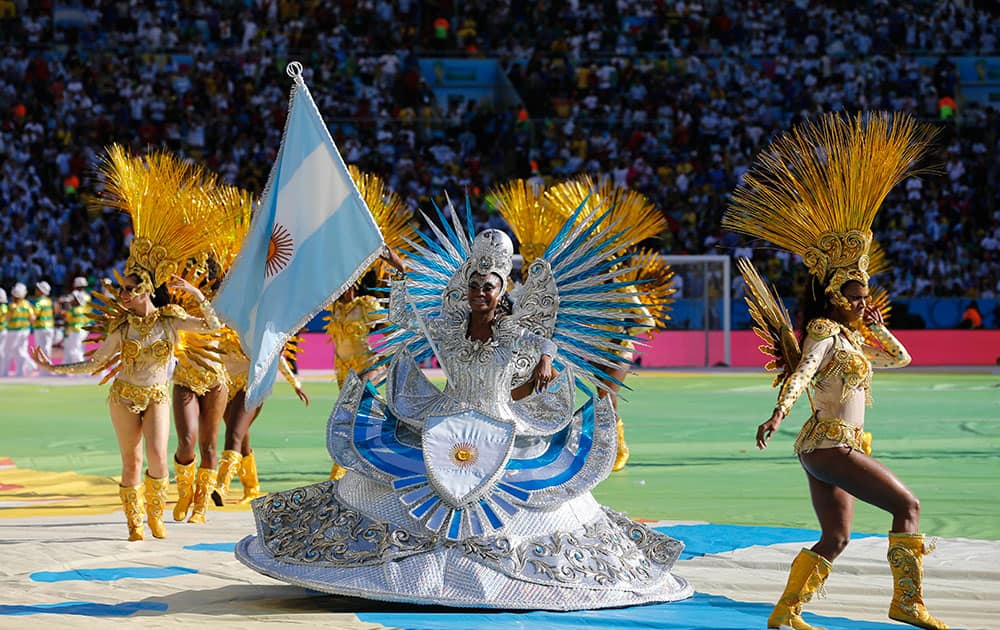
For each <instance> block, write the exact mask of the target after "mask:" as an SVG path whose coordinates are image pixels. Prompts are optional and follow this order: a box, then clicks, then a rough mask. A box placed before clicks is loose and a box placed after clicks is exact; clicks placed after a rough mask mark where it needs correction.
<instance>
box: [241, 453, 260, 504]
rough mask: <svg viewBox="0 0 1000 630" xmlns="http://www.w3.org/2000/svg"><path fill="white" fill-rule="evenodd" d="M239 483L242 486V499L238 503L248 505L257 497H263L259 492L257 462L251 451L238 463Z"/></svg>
mask: <svg viewBox="0 0 1000 630" xmlns="http://www.w3.org/2000/svg"><path fill="white" fill-rule="evenodd" d="M240 483H241V484H243V498H242V499H240V503H250V502H251V501H253V500H254V499H256V498H257V497H262V496H264V494H265V493H263V492H261V491H260V479H258V478H257V460H256V459H255V458H254V456H253V451H250V454H249V455H247V456H246V457H244V458H243V461H242V462H240Z"/></svg>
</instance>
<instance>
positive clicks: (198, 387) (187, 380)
mask: <svg viewBox="0 0 1000 630" xmlns="http://www.w3.org/2000/svg"><path fill="white" fill-rule="evenodd" d="M173 380H174V383H176V384H177V385H180V386H181V387H186V388H188V389H190V390H191V391H193V392H194V393H195V394H197V395H199V396H204V395H205V394H207V393H208V392H209V391H210V390H212V389H214V388H215V387H218V386H219V385H225V384H227V383H228V381H229V378H228V377H227V376H226V370H225V368H224V367H222V366H221V365H219V366H215V368H214V369H211V370H204V369H200V368H198V367H195V366H193V365H186V364H184V363H178V364H177V367H175V368H174V378H173Z"/></svg>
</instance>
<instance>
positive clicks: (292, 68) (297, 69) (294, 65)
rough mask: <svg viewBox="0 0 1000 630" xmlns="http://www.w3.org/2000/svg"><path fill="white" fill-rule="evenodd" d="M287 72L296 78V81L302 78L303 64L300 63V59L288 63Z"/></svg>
mask: <svg viewBox="0 0 1000 630" xmlns="http://www.w3.org/2000/svg"><path fill="white" fill-rule="evenodd" d="M285 72H286V73H287V74H288V76H290V77H291V78H293V79H295V80H296V81H298V80H301V79H302V64H301V63H299V62H298V61H293V62H291V63H290V64H288V66H287V67H286V68H285Z"/></svg>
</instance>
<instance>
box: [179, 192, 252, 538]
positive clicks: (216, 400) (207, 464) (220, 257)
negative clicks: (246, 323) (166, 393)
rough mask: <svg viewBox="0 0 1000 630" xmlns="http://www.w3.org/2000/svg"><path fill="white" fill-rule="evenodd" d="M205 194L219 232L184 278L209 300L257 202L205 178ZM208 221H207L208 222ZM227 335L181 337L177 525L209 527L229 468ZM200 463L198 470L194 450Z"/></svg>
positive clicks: (185, 302)
mask: <svg viewBox="0 0 1000 630" xmlns="http://www.w3.org/2000/svg"><path fill="white" fill-rule="evenodd" d="M203 189H204V190H205V193H206V196H207V199H208V202H207V203H206V205H205V208H206V210H207V212H208V213H209V215H210V220H211V221H212V222H213V223H214V224H215V225H216V226H217V229H216V230H215V231H214V232H213V233H212V234H211V235H210V237H209V239H208V240H206V241H205V243H204V249H203V251H202V252H200V253H199V255H198V256H197V258H193V259H191V260H189V261H188V265H187V268H186V269H185V272H184V277H185V278H186V279H187V280H189V281H190V282H191V283H192V284H194V285H195V286H197V287H198V288H199V289H201V291H202V292H203V293H204V294H205V295H206V296H208V297H211V296H212V295H213V294H214V293H215V289H216V288H217V287H218V285H219V281H220V280H221V278H222V275H223V273H224V272H225V270H226V269H228V266H229V264H231V260H232V255H231V253H230V250H231V249H232V247H233V246H234V245H233V243H234V242H235V246H236V247H238V246H239V240H240V238H239V237H240V236H241V235H242V232H241V230H243V231H245V229H246V228H245V227H244V225H245V224H246V223H249V218H250V211H251V208H252V205H253V198H252V197H251V196H250V194H249V193H247V192H245V191H242V190H239V189H237V188H234V187H232V186H228V185H225V184H222V183H219V182H217V181H216V179H215V177H214V176H210V175H206V176H205V178H204V183H203ZM206 220H208V219H206ZM172 297H174V300H175V302H176V303H179V304H180V305H181V306H183V307H184V309H185V310H186V311H187V312H188V313H189V314H191V315H194V316H198V315H200V314H201V313H200V307H199V305H198V304H196V303H193V301H192V300H190V299H186V298H185V296H184V295H176V296H172ZM224 333H225V331H224V330H220V331H213V332H212V333H208V334H205V333H195V332H182V333H181V338H180V343H179V344H178V345H177V348H176V350H175V354H176V356H177V365H176V367H175V368H174V374H173V382H174V388H173V403H174V404H173V407H174V425H175V426H176V428H177V450H176V451H175V452H174V474H175V478H176V482H177V503H176V504H175V505H174V510H173V516H174V520H175V521H183V520H184V519H185V518H187V514H188V511H189V510H190V511H191V517H190V519H189V520H188V522H189V523H204V522H205V515H206V512H207V509H208V500H209V497H210V496H211V495H212V492H213V491H214V490H215V486H216V478H217V474H218V473H217V469H218V468H225V467H226V466H227V465H229V464H230V462H229V459H230V458H227V457H223V459H222V465H221V466H220V461H219V457H218V456H217V455H216V447H217V445H218V438H219V426H220V425H221V423H222V418H223V414H224V413H225V410H226V403H227V402H228V401H229V397H228V394H229V386H228V379H229V377H228V373H227V371H226V368H225V362H224V359H223V357H224V356H225V355H224V354H223V352H222V348H221V344H222V343H223V341H224V336H225V334H224ZM196 446H197V447H198V450H199V451H200V453H199V455H200V462H199V463H198V465H197V470H196V468H195V447H196Z"/></svg>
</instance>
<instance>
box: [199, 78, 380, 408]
mask: <svg viewBox="0 0 1000 630" xmlns="http://www.w3.org/2000/svg"><path fill="white" fill-rule="evenodd" d="M288 75H289V76H291V77H292V78H293V79H295V84H294V85H293V86H292V92H291V97H290V99H291V103H290V106H289V108H288V119H287V121H286V122H285V134H284V137H283V139H282V142H281V148H280V149H279V151H278V158H277V160H276V161H275V163H274V167H273V168H272V169H271V175H270V177H269V179H268V182H267V187H266V188H265V189H264V194H263V196H262V197H261V199H260V204H259V207H258V208H257V210H256V212H255V213H254V216H253V220H252V222H251V224H250V231H249V232H248V234H247V236H246V239H245V240H244V242H243V246H242V248H241V249H240V253H239V256H237V258H236V262H235V263H234V264H233V267H232V269H231V270H230V271H229V274H228V275H227V276H226V278H225V280H224V281H223V284H222V286H221V287H220V289H219V291H218V293H217V294H216V297H215V300H214V301H213V306H214V307H215V310H216V311H217V312H218V313H219V316H220V317H221V318H222V320H223V321H225V322H226V323H227V324H228V325H229V326H230V327H232V328H233V330H235V331H236V332H237V333H238V334H239V336H240V341H241V343H242V345H243V351H244V352H246V354H247V356H248V357H249V358H250V374H249V377H248V382H247V395H246V406H247V407H248V408H253V407H254V406H256V405H258V404H259V403H260V402H262V401H263V400H264V398H265V397H266V396H267V394H269V393H270V391H271V387H272V386H273V385H274V379H275V376H276V375H277V371H278V361H277V359H278V356H279V355H280V354H281V351H282V349H283V348H284V345H285V342H286V341H288V338H289V337H290V336H292V335H294V334H295V333H296V332H297V331H298V330H299V329H301V328H302V327H303V326H305V324H306V323H307V322H309V320H310V319H312V318H313V316H314V315H315V314H316V313H318V312H319V311H321V310H322V309H323V308H325V307H326V306H327V305H328V304H330V303H331V302H332V301H333V300H335V299H337V298H338V297H340V294H342V293H343V292H344V291H345V290H346V289H347V288H348V287H350V286H351V285H352V284H353V283H354V282H356V281H357V279H358V277H359V276H360V275H361V274H363V273H364V272H365V270H366V269H367V268H368V266H369V265H370V264H371V263H372V262H374V260H375V259H376V258H377V257H378V255H379V253H380V251H381V249H382V243H383V241H382V234H381V232H379V229H378V226H377V225H375V220H374V219H373V218H372V215H371V212H369V210H368V206H367V205H365V202H364V200H363V199H362V198H361V194H360V193H359V192H358V189H357V187H356V186H355V185H354V182H353V181H352V180H351V176H350V175H349V174H348V172H347V166H346V165H345V164H344V160H343V159H342V158H341V157H340V152H339V151H337V147H336V146H335V145H334V143H333V138H331V137H330V132H329V131H328V130H327V127H326V123H324V122H323V118H322V116H320V113H319V110H318V109H317V108H316V103H315V102H314V101H313V99H312V95H310V94H309V88H307V87H306V84H305V81H304V80H303V79H302V65H301V64H299V63H298V62H293V63H291V64H289V65H288Z"/></svg>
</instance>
